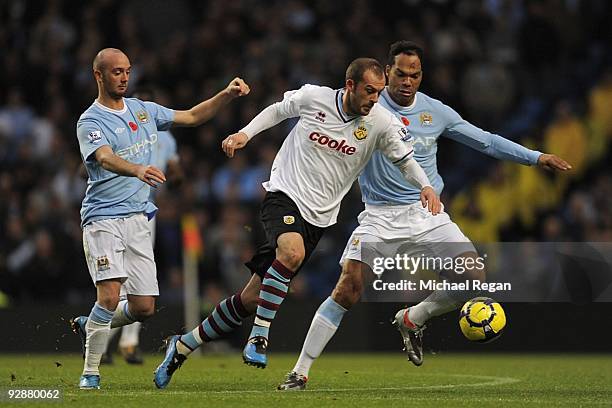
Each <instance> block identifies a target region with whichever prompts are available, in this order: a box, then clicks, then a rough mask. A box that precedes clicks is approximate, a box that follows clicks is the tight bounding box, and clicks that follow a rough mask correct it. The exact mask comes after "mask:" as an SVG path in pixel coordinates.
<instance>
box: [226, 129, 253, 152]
mask: <svg viewBox="0 0 612 408" xmlns="http://www.w3.org/2000/svg"><path fill="white" fill-rule="evenodd" d="M248 142H249V137H248V136H247V135H246V133H244V132H238V133H234V134H233V135H229V136H228V137H226V138H225V139H224V140H223V142H221V148H222V149H223V151H224V152H225V154H226V155H227V157H229V158H232V157H234V152H235V151H236V150H240V149H242V148H243V147H244V146H246V144H247V143H248Z"/></svg>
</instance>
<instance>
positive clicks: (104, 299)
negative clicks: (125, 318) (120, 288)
mask: <svg viewBox="0 0 612 408" xmlns="http://www.w3.org/2000/svg"><path fill="white" fill-rule="evenodd" d="M97 302H98V304H99V305H100V306H102V307H103V308H105V309H106V310H115V309H116V308H117V305H118V304H119V294H113V293H108V292H105V293H99V294H98V300H97Z"/></svg>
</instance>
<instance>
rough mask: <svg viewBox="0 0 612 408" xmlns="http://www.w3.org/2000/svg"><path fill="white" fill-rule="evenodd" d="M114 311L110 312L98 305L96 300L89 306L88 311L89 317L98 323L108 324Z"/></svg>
mask: <svg viewBox="0 0 612 408" xmlns="http://www.w3.org/2000/svg"><path fill="white" fill-rule="evenodd" d="M113 314H114V312H111V311H110V310H108V309H105V308H104V307H102V306H100V304H99V303H98V302H96V303H94V305H93V307H92V308H91V312H90V313H89V319H90V320H91V321H94V322H96V323H98V324H108V323H110V322H111V320H113Z"/></svg>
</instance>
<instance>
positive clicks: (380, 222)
mask: <svg viewBox="0 0 612 408" xmlns="http://www.w3.org/2000/svg"><path fill="white" fill-rule="evenodd" d="M357 220H358V221H359V226H358V227H357V228H356V229H355V230H354V231H353V233H352V234H351V237H350V238H349V240H348V242H347V244H346V247H345V249H344V252H343V254H342V257H341V259H340V265H343V264H344V261H345V260H346V259H353V260H356V261H360V262H363V263H365V264H367V265H368V266H369V267H370V268H373V264H372V263H373V258H374V257H384V258H393V257H395V256H396V255H397V254H399V253H402V254H404V253H407V254H408V255H412V256H419V255H421V252H422V251H423V250H424V249H426V250H427V251H428V255H433V256H437V257H442V258H445V257H450V258H454V257H456V256H458V255H461V254H463V253H466V252H476V249H475V248H474V245H473V244H472V242H471V241H470V240H469V239H468V238H467V237H466V236H465V235H463V233H462V232H461V230H460V229H459V227H458V226H457V224H455V223H454V222H452V221H451V219H450V217H449V216H448V214H447V213H445V212H444V209H443V210H442V212H441V213H440V214H438V215H435V216H434V215H432V214H431V213H430V212H429V211H428V210H427V208H423V205H422V204H421V202H416V203H413V204H409V205H385V206H373V205H366V208H365V210H364V211H362V212H361V214H359V217H358V218H357ZM364 244H365V245H364ZM362 248H364V250H365V251H366V252H368V253H367V254H366V253H363V254H362ZM365 248H367V250H366V249H365Z"/></svg>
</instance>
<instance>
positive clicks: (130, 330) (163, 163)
mask: <svg viewBox="0 0 612 408" xmlns="http://www.w3.org/2000/svg"><path fill="white" fill-rule="evenodd" d="M132 97H133V98H136V99H137V100H140V101H145V102H143V103H149V101H153V102H154V101H155V97H154V91H153V89H152V88H145V87H143V88H140V89H138V90H136V91H135V92H134V93H133V95H132ZM157 106H159V105H157ZM156 133H157V139H156V142H155V143H154V144H152V145H151V162H152V164H153V165H154V166H155V167H157V168H158V169H159V170H161V171H162V172H163V173H164V174H165V175H167V178H168V181H169V182H174V183H176V182H178V181H179V179H180V178H181V177H182V171H181V169H180V166H179V163H178V162H179V157H178V154H177V147H176V140H175V139H174V136H173V135H172V133H171V132H170V131H169V130H159V129H158V130H157V132H156ZM166 170H168V171H166ZM150 190H151V192H150V194H149V201H150V202H151V203H155V195H156V193H157V192H158V189H156V188H151V189H150ZM148 224H149V228H150V231H151V242H153V245H154V246H155V218H154V219H152V220H151V221H150V222H149V223H148ZM122 295H123V293H122ZM141 327H142V323H140V322H139V321H136V322H134V323H132V324H128V325H125V326H122V327H115V328H113V329H111V332H110V335H109V338H108V343H110V342H111V341H112V338H113V337H114V336H115V335H116V334H117V333H118V332H119V331H121V337H120V338H119V351H120V354H121V355H122V356H123V358H124V359H125V361H126V362H127V363H128V364H143V363H144V360H143V357H142V352H141V351H140V347H139V344H140V329H141ZM108 343H107V347H106V351H105V352H104V354H103V355H102V359H101V363H102V364H112V361H113V360H112V353H110V352H109V351H108Z"/></svg>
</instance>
